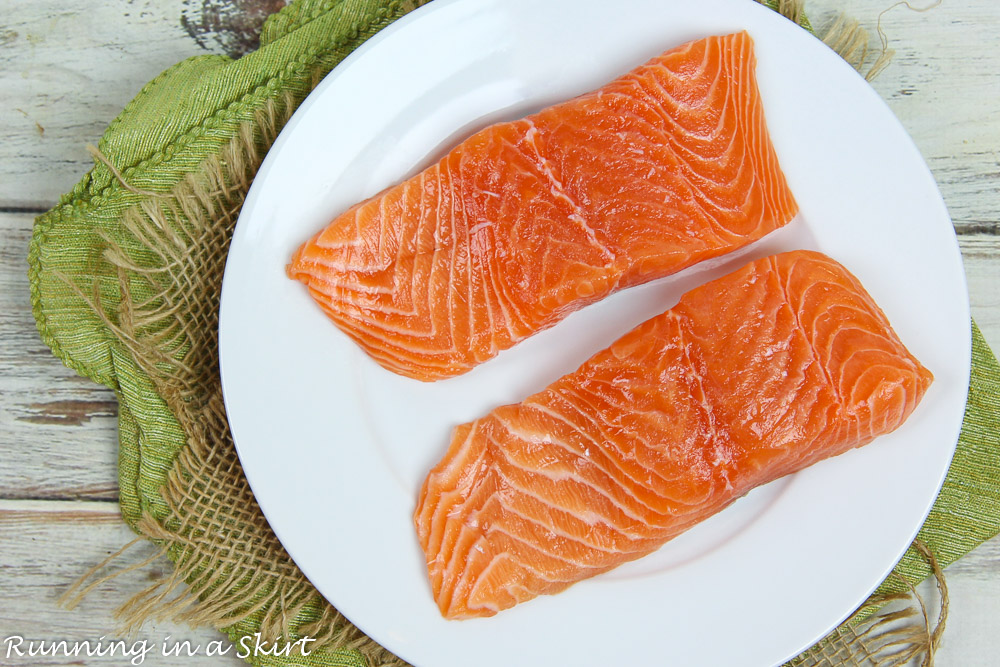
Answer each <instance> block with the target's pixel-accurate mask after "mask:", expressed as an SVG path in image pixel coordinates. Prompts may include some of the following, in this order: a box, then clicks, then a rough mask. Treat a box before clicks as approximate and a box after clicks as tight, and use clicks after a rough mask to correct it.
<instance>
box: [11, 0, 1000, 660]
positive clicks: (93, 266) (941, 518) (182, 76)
mask: <svg viewBox="0 0 1000 667" xmlns="http://www.w3.org/2000/svg"><path fill="white" fill-rule="evenodd" d="M425 1H426V0H422V1H421V0H412V1H410V2H400V1H398V0H396V1H387V0H297V1H296V2H294V3H292V4H291V5H289V6H288V7H286V8H285V9H283V10H282V11H281V12H279V13H278V14H276V15H274V16H273V17H271V18H270V19H269V20H268V22H267V23H266V24H265V26H264V28H263V31H262V34H261V48H260V49H259V50H258V51H256V52H254V53H251V54H248V55H247V56H245V57H243V58H241V59H239V60H236V61H233V60H231V59H229V58H226V57H223V56H205V57H200V58H193V59H190V60H186V61H184V62H182V63H179V64H178V65H176V66H175V67H173V68H171V69H170V70H167V71H166V72H164V73H163V74H162V75H160V76H159V77H158V78H157V79H155V80H154V81H152V82H150V83H149V84H148V85H147V86H146V87H145V88H144V89H143V90H142V91H141V92H140V94H139V95H138V96H137V97H136V98H135V99H134V100H133V101H132V102H131V103H129V105H128V106H127V107H126V108H125V109H124V110H123V111H122V113H121V114H120V115H119V117H118V118H116V119H115V120H114V121H113V122H112V124H111V125H110V127H109V128H108V130H107V131H106V133H105V134H104V136H103V138H102V139H101V142H100V144H99V146H98V149H97V150H95V155H96V157H97V158H98V159H97V160H96V164H95V166H94V168H93V170H91V172H90V173H88V174H87V175H86V176H85V177H84V178H83V180H82V181H81V182H80V183H79V184H78V185H77V186H76V187H75V188H74V189H73V191H72V192H70V193H69V194H67V195H66V196H64V197H63V198H62V200H61V201H60V203H59V205H58V206H56V207H55V208H53V209H52V210H51V211H49V212H48V213H46V214H44V215H42V216H40V217H39V218H38V220H37V222H36V226H35V231H34V236H33V238H32V242H31V246H30V251H29V263H30V270H29V274H30V280H31V299H32V304H33V307H34V314H35V317H36V319H37V321H38V327H39V331H40V332H41V335H42V338H43V339H44V340H45V342H46V343H47V344H48V345H49V346H50V347H51V348H52V350H53V352H54V353H55V354H56V355H57V356H58V357H59V358H60V359H62V360H63V361H64V362H65V363H66V364H67V365H68V366H70V367H71V368H73V369H75V370H76V371H78V372H79V373H81V374H83V375H86V376H88V377H91V378H93V379H94V380H96V381H98V382H101V383H103V384H105V385H107V386H109V387H111V388H112V389H113V390H114V391H115V392H116V394H117V396H118V400H119V440H120V450H119V486H120V494H121V495H120V500H121V510H122V516H123V517H124V519H125V520H126V521H127V522H128V524H129V525H130V526H131V527H132V528H133V530H135V531H136V533H138V534H139V535H140V536H141V537H142V538H148V539H150V540H152V541H153V542H154V543H155V544H157V545H158V546H159V547H160V548H161V550H162V553H164V554H165V555H166V556H167V557H168V558H169V559H170V560H171V561H173V563H174V566H175V567H174V569H173V572H172V573H171V574H170V575H169V576H168V577H167V578H165V579H164V580H162V581H156V582H154V584H153V585H151V586H150V587H149V589H147V590H146V591H144V592H142V593H141V594H139V595H138V596H136V597H135V598H133V599H131V600H129V601H127V602H126V603H125V604H124V605H123V607H122V609H121V617H122V619H123V621H124V622H125V623H126V624H131V625H135V624H140V623H141V622H142V621H144V620H145V619H148V618H151V617H169V618H171V619H173V620H176V621H183V622H188V623H191V624H211V625H213V626H215V627H217V628H219V629H221V630H222V631H223V632H225V633H226V634H227V635H228V636H229V637H230V638H231V639H232V640H233V641H238V640H239V639H240V638H241V637H245V636H250V635H253V634H254V633H256V632H260V633H261V634H262V636H263V637H265V638H269V639H272V640H273V639H276V638H277V637H278V636H279V635H280V636H281V637H282V638H283V639H284V640H286V641H294V640H295V639H298V638H299V637H303V636H308V637H311V638H315V639H316V640H317V641H316V642H315V643H313V644H311V645H310V647H309V648H310V649H311V651H310V654H309V656H308V657H303V656H299V657H295V658H282V657H271V656H259V657H256V658H254V659H252V662H254V664H261V665H287V664H293V663H294V664H305V665H357V666H362V665H372V666H374V665H400V664H404V663H402V661H400V660H399V659H398V658H396V657H395V656H393V655H392V654H390V653H389V652H387V651H385V650H384V649H382V648H381V647H380V646H379V645H378V644H376V643H375V642H373V641H372V640H370V639H369V638H367V637H366V636H365V635H363V634H362V633H361V632H360V631H358V630H357V629H356V628H354V627H353V626H352V625H351V624H350V623H348V622H347V621H346V620H345V619H343V618H342V617H341V616H340V615H339V614H338V613H337V611H336V610H335V609H333V608H332V607H331V606H330V605H329V604H328V603H327V602H326V601H325V600H324V599H323V598H322V597H321V596H320V595H319V594H318V592H317V591H316V590H315V589H314V588H313V587H312V586H311V585H310V584H309V582H308V581H307V580H306V578H305V577H304V576H303V575H302V573H301V572H300V571H299V570H298V569H297V568H296V567H295V565H294V563H293V562H292V560H291V559H290V558H289V557H288V555H287V554H286V553H285V552H284V550H283V549H282V547H281V545H280V543H279V542H278V540H277V539H276V538H275V536H274V534H273V533H272V532H271V530H270V528H269V527H268V525H267V522H266V521H265V519H264V517H263V515H262V514H261V512H260V509H259V508H258V506H257V504H256V503H255V501H254V498H253V495H252V493H251V492H250V489H249V486H248V485H247V483H246V480H245V478H244V476H243V473H242V470H241V468H240V464H239V460H238V458H237V456H236V452H235V449H234V447H233V442H232V438H231V435H230V432H229V428H228V424H227V421H226V415H225V412H224V409H223V403H222V394H221V387H220V383H219V377H218V348H217V340H216V326H217V313H218V299H219V287H220V284H221V279H222V272H223V268H224V264H225V258H226V253H227V250H228V244H229V239H230V234H231V232H232V229H233V226H234V225H235V222H236V218H237V215H238V212H239V210H240V206H241V205H242V202H243V198H244V196H245V194H246V192H247V189H248V187H249V185H250V182H251V181H252V179H253V176H254V174H255V173H256V170H257V167H258V166H259V165H260V162H261V160H262V158H263V155H264V154H265V152H266V151H267V148H268V147H269V146H270V145H271V143H272V142H273V141H274V139H275V137H276V135H277V133H278V131H279V130H280V129H281V127H282V126H283V124H284V122H285V121H286V120H287V119H288V117H289V116H290V115H291V113H292V111H293V110H294V109H295V108H296V106H297V105H298V104H299V103H300V102H301V101H302V100H303V99H304V97H305V96H306V95H307V94H308V92H309V91H310V90H311V89H312V88H313V87H314V86H315V85H316V84H317V83H318V82H319V80H320V79H321V78H322V77H323V76H324V75H325V74H326V73H327V72H329V71H330V69H332V68H333V67H334V66H335V65H336V64H337V63H338V62H340V60H341V59H343V58H344V57H345V56H346V55H347V54H348V53H350V52H351V51H353V50H354V49H355V48H356V47H357V46H358V45H359V44H361V43H362V42H363V41H364V40H366V39H367V38H368V37H370V36H371V35H373V34H375V33H376V32H378V31H379V30H380V29H382V28H383V27H385V26H386V25H388V24H389V23H391V22H392V21H394V20H395V19H396V18H398V17H400V16H402V15H403V14H405V13H406V12H408V11H410V10H412V9H414V8H415V7H416V6H418V5H420V4H423V2H425ZM764 4H768V5H769V6H770V7H771V8H772V9H776V10H778V11H781V12H782V13H783V14H784V15H785V16H787V17H789V18H791V19H792V20H794V21H796V22H797V23H799V24H800V25H803V26H804V27H807V28H808V27H809V26H808V23H806V20H805V17H804V15H803V13H802V11H801V3H800V2H791V1H788V0H780V1H779V0H773V1H770V2H765V3H764ZM828 43H831V44H832V45H833V46H835V47H836V48H837V49H838V51H839V52H840V53H841V54H842V55H844V56H845V57H847V58H848V59H850V60H852V61H854V64H856V65H858V66H859V67H861V66H864V64H865V63H866V62H868V61H870V60H871V59H870V58H867V59H866V57H865V53H864V48H865V46H866V45H867V43H868V40H867V38H866V37H865V36H864V35H863V33H862V32H861V31H860V30H859V29H858V28H857V26H856V24H850V23H847V22H840V23H839V24H838V25H837V26H835V30H834V31H832V32H831V33H830V34H829V35H828ZM884 55H885V54H883V57H881V58H878V59H876V62H875V63H874V64H871V63H869V64H868V65H867V68H868V73H869V74H871V73H873V68H874V69H876V70H877V69H878V68H880V67H881V66H882V65H883V64H884V61H885V57H884ZM998 402H1000V368H998V367H997V364H996V360H995V358H994V357H993V355H992V353H991V352H990V351H989V349H988V347H987V346H986V344H985V343H984V342H983V340H982V337H981V336H980V335H979V333H978V330H975V329H974V357H973V382H972V389H971V391H970V400H969V407H968V411H967V413H966V417H965V424H964V429H963V432H962V438H961V440H960V443H959V449H958V454H957V456H956V458H955V462H954V464H953V466H952V469H951V471H950V473H949V475H948V479H947V481H946V483H945V487H944V490H943V491H942V493H941V496H940V498H939V500H938V502H937V504H936V505H935V507H934V511H933V512H932V514H931V516H930V518H929V519H928V521H927V524H926V525H925V526H924V529H923V531H922V533H921V539H922V540H923V542H924V543H926V544H927V545H928V546H929V548H930V549H929V550H928V551H927V552H926V553H925V554H921V553H919V552H918V551H917V550H916V549H911V551H909V552H908V553H907V555H906V556H905V557H904V559H903V560H902V561H901V562H900V564H899V565H898V566H897V568H896V571H895V575H894V576H893V577H891V578H890V579H888V580H887V581H886V582H885V583H884V584H883V586H882V588H881V589H880V590H879V592H878V593H877V594H876V596H874V597H873V599H872V600H871V601H869V604H866V605H865V606H864V607H862V609H861V610H859V613H858V614H856V615H855V616H854V617H853V618H852V619H851V620H850V621H848V622H847V623H845V624H844V625H843V626H842V627H841V628H839V629H838V630H837V631H835V632H834V633H832V634H831V635H830V637H828V638H827V639H825V640H824V641H823V642H821V643H820V644H818V645H817V646H816V647H813V649H811V650H810V651H808V652H806V653H804V654H803V655H802V656H799V657H798V658H797V659H796V660H795V661H793V663H794V664H809V665H832V664H860V663H861V660H862V658H861V656H863V655H870V656H875V657H878V656H880V655H881V656H883V657H884V656H889V657H887V658H886V660H888V659H890V657H891V656H896V657H898V656H899V655H901V653H900V651H909V652H910V654H911V655H915V654H917V653H919V652H921V651H924V652H927V648H928V647H929V646H932V645H933V644H934V636H935V635H934V633H933V631H932V629H931V627H930V624H929V623H924V622H923V620H922V617H921V616H920V615H919V614H917V615H916V616H909V620H914V619H916V620H917V621H919V622H917V623H916V624H915V625H914V624H911V623H908V622H907V617H908V613H907V612H905V611H903V612H899V611H894V612H892V614H894V615H892V614H890V615H884V616H882V617H878V618H869V616H870V614H871V613H872V610H874V609H878V608H879V607H880V605H881V604H882V603H883V602H884V601H886V600H888V599H892V598H894V597H897V596H898V594H901V593H903V594H905V593H906V591H907V590H908V588H907V587H908V582H916V581H919V580H921V579H923V578H925V577H926V576H927V575H928V574H929V573H930V572H931V571H932V568H933V567H936V566H937V565H936V563H934V561H933V558H932V557H930V554H936V555H937V559H938V561H939V562H940V563H941V564H942V565H947V564H948V563H950V562H952V561H953V560H955V559H956V558H958V557H960V556H961V555H963V554H965V553H966V552H968V551H969V550H970V549H972V548H973V547H975V546H976V545H977V544H979V543H980V542H981V541H983V540H985V539H987V538H989V537H991V536H992V535H994V534H996V533H997V531H998V530H1000V490H998V485H997V480H998V470H997V457H996V455H997V452H998V451H1000V442H998V439H997V432H998V431H1000V429H998V426H1000V420H998V417H997V406H998ZM345 538H346V539H349V536H345ZM141 565H142V563H138V564H136V565H134V566H133V567H137V566H141ZM85 592H86V588H84V589H83V590H81V591H79V593H78V594H79V595H82V594H85ZM879 613H883V614H885V613H886V612H879ZM775 622H776V623H780V619H775ZM887 628H889V629H891V632H889V633H888V634H887V633H886V629H887ZM907 633H909V634H907ZM887 638H888V639H887ZM880 659H881V658H880ZM892 659H896V658H892ZM887 664H891V663H887Z"/></svg>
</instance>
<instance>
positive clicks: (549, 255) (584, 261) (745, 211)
mask: <svg viewBox="0 0 1000 667" xmlns="http://www.w3.org/2000/svg"><path fill="white" fill-rule="evenodd" d="M755 67H756V64H755V60H754V52H753V41H752V40H751V38H750V36H749V35H747V33H745V32H743V33H737V34H732V35H727V36H724V37H711V38H708V39H702V40H698V41H695V42H691V43H689V44H685V45H684V46H681V47H679V48H675V49H673V50H670V51H667V52H666V53H664V54H663V55H661V56H659V57H657V58H654V59H653V60H651V61H650V62H648V63H646V64H645V65H642V66H641V67H638V68H637V69H635V70H634V71H632V72H630V73H628V74H626V75H624V76H622V77H621V78H619V79H617V80H615V81H613V82H612V83H609V84H608V85H606V86H605V87H603V88H601V89H600V90H597V91H595V92H592V93H589V94H586V95H583V96H581V97H578V98H575V99H573V100H570V101H568V102H565V103H562V104H558V105H556V106H553V107H550V108H547V109H545V110H543V111H541V112H539V113H537V114H535V115H532V116H528V117H526V118H523V119H521V120H518V121H514V122H508V123H500V124H497V125H493V126H491V127H488V128H486V129H484V130H482V131H480V132H478V133H476V134H474V135H473V136H471V137H470V138H468V139H466V140H465V141H463V142H462V143H461V144H459V145H458V146H457V147H455V148H454V149H453V150H452V151H451V152H449V153H448V154H447V155H445V156H444V157H443V158H442V159H441V160H440V161H439V162H437V163H436V164H434V165H432V166H430V167H428V168H427V169H426V170H424V171H423V172H421V173H419V174H417V175H416V176H414V177H412V178H410V179H409V180H407V181H404V182H403V183H400V184H399V185H396V186H394V187H391V188H389V189H388V190H385V191H383V192H382V193H380V194H379V195H377V196H375V197H373V198H372V199H369V200H367V201H364V202H362V203H360V204H357V205H355V206H354V207H352V208H351V209H349V210H348V211H347V212H345V213H344V214H342V215H341V216H339V217H338V218H336V219H335V220H334V221H333V222H332V223H330V225H329V226H328V227H326V228H325V229H323V230H322V231H320V232H319V233H318V234H316V236H315V237H313V238H312V239H310V240H309V241H307V242H306V243H305V244H303V245H302V247H300V248H299V249H298V250H297V251H296V252H295V254H294V256H293V257H292V260H291V263H290V264H289V265H288V267H287V273H288V275H289V276H290V277H291V278H295V279H297V280H300V281H302V282H303V283H304V284H305V285H306V286H308V288H309V292H310V294H311V295H312V297H313V298H314V299H315V300H316V302H317V303H318V304H319V305H320V306H321V307H322V308H323V310H324V311H325V312H326V313H327V315H329V317H330V318H331V319H332V320H333V321H334V322H335V323H336V324H337V325H338V326H339V327H340V328H341V329H342V330H343V331H344V332H346V333H347V334H348V335H349V336H350V337H351V338H352V339H354V341H356V342H357V343H358V344H359V345H360V346H361V347H362V348H363V349H364V350H365V351H366V352H367V353H368V354H369V355H371V356H372V357H373V358H374V359H375V360H376V361H378V362H379V363H381V364H382V365H383V366H385V367H386V368H388V369H389V370H392V371H395V372H396V373H400V374H402V375H405V376H409V377H413V378H417V379H419V380H425V381H431V380H437V379H441V378H447V377H451V376H454V375H459V374H461V373H464V372H466V371H468V370H470V369H472V368H473V367H475V366H476V365H477V364H480V363H482V362H483V361H486V360H487V359H490V358H491V357H493V356H495V355H496V354H497V353H498V352H499V351H500V350H504V349H507V348H509V347H511V346H513V345H514V344H516V343H517V342H518V341H521V340H523V339H524V338H526V337H528V336H531V335H532V334H534V333H537V332H538V331H540V330H542V329H545V328H546V327H549V326H551V325H553V324H555V323H556V322H558V321H559V320H561V319H562V318H563V317H565V316H566V315H568V314H569V313H570V312H572V311H574V310H576V309H578V308H580V307H582V306H584V305H586V304H588V303H591V302H594V301H597V300H599V299H601V298H603V297H604V296H607V295H608V294H610V293H611V292H613V291H615V290H617V289H621V288H625V287H629V286H632V285H637V284H639V283H643V282H646V281H648V280H652V279H654V278H659V277H662V276H665V275H668V274H671V273H674V272H675V271H679V270H680V269H683V268H685V267H687V266H690V265H692V264H694V263H696V262H699V261H701V260H704V259H707V258H710V257H715V256H718V255H722V254H724V253H728V252H730V251H732V250H735V249H737V248H739V247H741V246H744V245H746V244H748V243H750V242H752V241H755V240H757V239H759V238H761V237H762V236H764V235H765V234H767V233H768V232H770V231H772V230H774V229H776V228H778V227H781V226H782V225H784V224H786V223H788V222H789V221H790V220H791V219H792V218H793V217H794V216H795V214H796V212H797V210H798V207H797V204H796V203H795V200H794V198H793V197H792V193H791V192H790V191H789V189H788V185H787V184H786V182H785V177H784V175H783V174H782V171H781V168H780V167H779V165H778V161H777V158H776V156H775V153H774V149H773V148H772V145H771V141H770V139H769V137H768V132H767V126H766V124H765V122H764V113H763V109H762V107H761V100H760V96H759V94H758V91H757V83H756V78H755V74H754V70H755Z"/></svg>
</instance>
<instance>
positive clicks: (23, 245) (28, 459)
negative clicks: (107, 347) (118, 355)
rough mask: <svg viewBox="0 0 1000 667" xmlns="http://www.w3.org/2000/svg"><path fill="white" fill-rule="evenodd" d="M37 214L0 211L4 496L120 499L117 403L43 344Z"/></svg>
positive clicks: (0, 480)
mask: <svg viewBox="0 0 1000 667" xmlns="http://www.w3.org/2000/svg"><path fill="white" fill-rule="evenodd" d="M33 220H34V217H33V216H32V215H29V214H24V213H18V214H11V213H0V239H2V241H0V462H2V464H0V497H6V498H46V497H48V498H88V499H98V498H99V499H106V500H115V499H117V497H118V484H117V465H118V463H117V451H118V447H117V435H116V425H117V417H116V414H117V403H116V401H115V396H114V394H113V393H112V392H111V391H109V390H108V389H106V388H104V387H102V386H100V385H97V384H95V383H94V382H93V381H91V380H89V379H87V378H83V377H80V376H78V375H77V374H76V373H75V372H73V371H71V370H70V369H68V368H66V367H65V366H63V365H62V363H60V361H59V360H58V359H56V358H55V357H54V356H53V355H52V352H51V351H50V350H49V348H48V347H46V346H45V344H44V343H42V340H41V338H40V337H39V335H38V331H37V330H36V328H35V321H34V318H33V317H32V315H31V304H30V301H29V295H28V276H27V271H28V262H27V255H28V239H29V238H30V236H31V226H32V223H33Z"/></svg>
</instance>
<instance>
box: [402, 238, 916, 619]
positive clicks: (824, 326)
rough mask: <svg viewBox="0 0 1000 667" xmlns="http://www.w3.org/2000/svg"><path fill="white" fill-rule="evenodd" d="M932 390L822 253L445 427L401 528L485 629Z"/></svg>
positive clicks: (740, 275) (722, 290)
mask: <svg viewBox="0 0 1000 667" xmlns="http://www.w3.org/2000/svg"><path fill="white" fill-rule="evenodd" d="M932 380H933V376H932V375H931V373H930V372H929V371H928V370H927V369H925V368H924V367H923V366H921V365H920V363H919V362H918V361H917V360H916V359H915V358H914V357H913V356H912V355H911V354H910V353H909V352H908V351H907V350H906V348H905V347H903V345H902V343H901V342H900V341H899V339H898V338H897V337H896V335H895V334H894V333H893V331H892V329H891V328H890V326H889V323H888V321H886V318H885V315H884V314H883V313H882V311H881V310H880V309H879V307H878V306H877V305H876V304H875V303H874V302H873V301H872V299H871V297H870V296H869V295H868V294H867V292H865V290H864V288H863V287H862V286H861V284H860V283H859V282H858V281H857V279H856V278H854V277H853V276H852V275H851V274H850V273H848V271H847V270H846V269H845V268H844V267H842V266H841V265H840V264H838V263H837V262H835V261H834V260H832V259H830V258H828V257H826V256H824V255H822V254H819V253H815V252H807V251H795V252H790V253H785V254H781V255H776V256H773V257H769V258H765V259H762V260H759V261H756V262H753V263H752V264H749V265H747V266H746V267H744V268H742V269H740V270H738V271H736V272H735V273H732V274H729V275H728V276H725V277H723V278H720V279H718V280H715V281H713V282H710V283H708V284H706V285H703V286H702V287H699V288H697V289H695V290H692V291H691V292H689V293H687V294H686V295H685V296H684V297H683V298H682V299H681V300H680V302H679V303H678V304H677V306H675V307H674V308H672V309H670V310H668V311H667V312H665V313H663V314H662V315H659V316H657V317H654V318H653V319H651V320H648V321H646V322H645V323H644V324H641V325H639V327H637V328H636V329H634V330H632V331H631V332H630V333H628V334H626V335H625V336H624V337H623V338H621V339H619V340H618V341H617V342H615V343H614V344H613V345H612V346H611V347H609V348H608V349H606V350H604V351H602V352H600V353H598V354H597V355H595V356H594V357H592V358H591V359H590V360H588V361H587V362H586V363H584V364H583V366H581V367H580V368H579V369H578V370H577V371H575V372H574V373H571V374H569V375H566V376H564V377H563V378H561V379H559V380H557V381H556V382H555V383H554V384H552V385H550V386H549V387H548V388H547V389H545V390H544V391H542V392H540V393H537V394H535V395H534V396H530V397H529V398H527V399H525V401H524V402H522V403H520V404H518V405H506V406H503V407H499V408H497V409H495V410H493V412H491V413H490V414H488V415H487V416H485V417H482V418H480V419H477V420H476V421H474V422H471V423H468V424H463V425H461V426H459V427H457V428H456V429H455V432H454V434H453V437H452V441H451V446H450V448H449V450H448V453H447V454H446V456H445V457H444V459H443V460H442V461H441V462H440V463H439V464H438V465H437V466H436V467H435V468H434V469H433V470H431V472H430V474H429V475H428V477H427V480H426V481H425V482H424V485H423V488H422V489H421V491H420V495H419V499H418V504H417V508H416V512H415V515H414V522H415V524H416V528H417V534H418V537H419V539H420V544H421V546H422V547H423V550H424V553H425V555H426V558H427V568H428V572H429V575H430V582H431V587H432V589H433V593H434V597H435V599H436V601H437V603H438V606H439V607H440V609H441V613H442V614H443V615H444V616H445V617H447V618H455V619H457V618H467V617H473V616H491V615H493V614H496V613H497V612H498V611H500V610H502V609H506V608H508V607H511V606H513V605H515V604H517V603H518V602H524V601H525V600H529V599H531V598H533V597H535V596H537V595H541V594H546V593H556V592H558V591H560V590H562V589H564V588H566V587H567V586H569V585H570V584H572V583H574V582H576V581H579V580H581V579H584V578H587V577H590V576H593V575H595V574H598V573H601V572H604V571H606V570H609V569H611V568H613V567H615V566H617V565H620V564H622V563H624V562H626V561H630V560H633V559H635V558H639V557H640V556H643V555H645V554H648V553H650V552H652V551H654V550H655V549H657V548H658V547H660V546H661V545H662V544H663V543H664V542H666V541H667V540H669V539H671V538H672V537H674V536H676V535H677V534H679V533H681V532H683V531H684V530H686V529H688V528H690V527H691V526H692V525H694V524H696V523H697V522H699V521H701V520H703V519H705V518H707V517H709V516H711V515H712V514H715V513H716V512H718V511H720V510H721V509H723V508H724V507H726V506H727V505H729V504H730V503H731V502H733V501H734V500H735V499H737V498H739V497H740V496H742V495H743V494H745V493H747V492H748V491H749V490H750V489H752V488H754V487H756V486H758V485H760V484H765V483H767V482H769V481H771V480H774V479H777V478H778V477H782V476H783V475H787V474H789V473H792V472H795V471H798V470H801V469H802V468H805V467H806V466H809V465H811V464H813V463H815V462H816V461H819V460H821V459H824V458H827V457H830V456H835V455H837V454H840V453H842V452H844V451H846V450H849V449H851V448H853V447H858V446H860V445H863V444H865V443H868V442H870V441H871V440H872V439H873V438H875V437H877V436H879V435H881V434H884V433H888V432H890V431H892V430H894V429H895V428H896V427H898V426H899V425H900V424H902V423H903V421H904V420H905V419H906V418H907V417H908V416H909V415H910V413H911V412H912V411H913V409H914V408H915V407H916V405H917V403H918V402H919V401H920V399H921V397H922V396H923V394H924V392H925V391H926V389H927V387H928V386H929V385H930V384H931V381H932Z"/></svg>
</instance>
